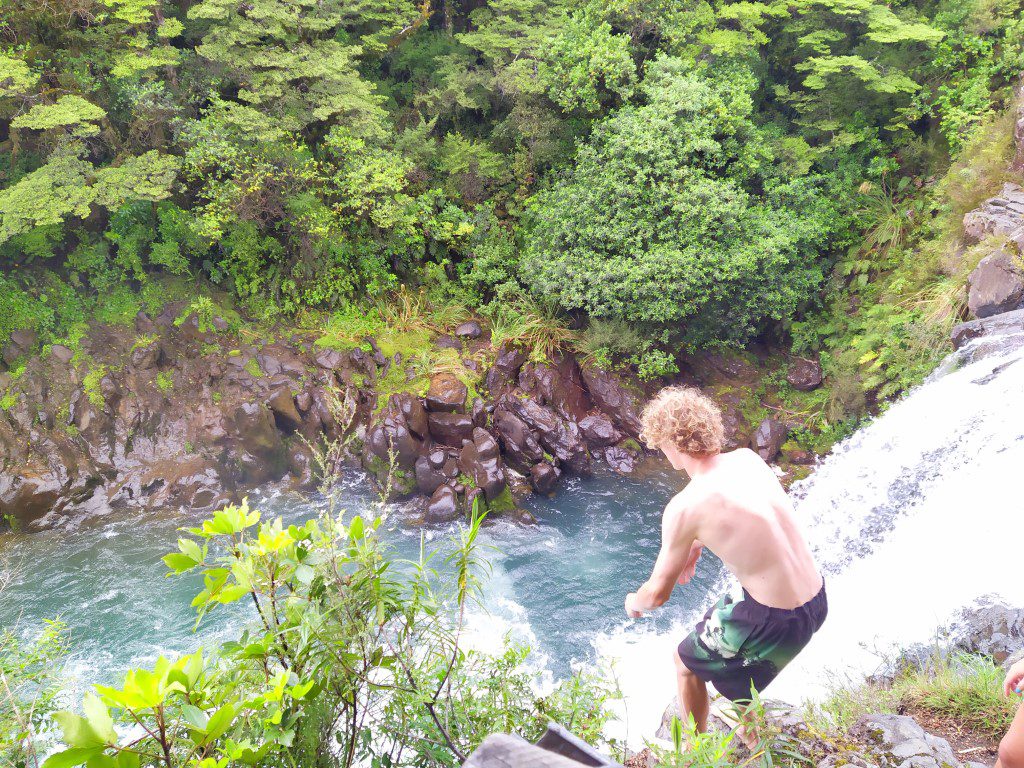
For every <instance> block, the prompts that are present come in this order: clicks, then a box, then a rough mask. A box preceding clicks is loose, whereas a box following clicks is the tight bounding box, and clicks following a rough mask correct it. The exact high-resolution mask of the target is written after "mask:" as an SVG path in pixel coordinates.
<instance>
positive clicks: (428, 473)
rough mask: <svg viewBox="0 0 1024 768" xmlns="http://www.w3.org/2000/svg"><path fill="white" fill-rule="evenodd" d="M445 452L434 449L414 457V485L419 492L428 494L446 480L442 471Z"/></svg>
mask: <svg viewBox="0 0 1024 768" xmlns="http://www.w3.org/2000/svg"><path fill="white" fill-rule="evenodd" d="M445 459H446V454H445V452H444V451H442V450H439V449H434V450H432V451H431V452H430V453H428V454H425V455H423V456H420V457H419V458H418V459H416V487H417V488H418V489H419V491H420V493H422V494H425V495H427V496H430V495H431V494H432V493H433V492H434V491H436V490H437V489H438V488H439V487H440V486H442V485H444V484H445V482H447V481H448V479H449V478H448V477H446V476H445V473H444V463H445Z"/></svg>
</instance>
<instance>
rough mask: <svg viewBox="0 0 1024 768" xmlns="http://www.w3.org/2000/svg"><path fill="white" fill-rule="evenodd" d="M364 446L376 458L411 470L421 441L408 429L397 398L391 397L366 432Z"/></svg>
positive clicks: (418, 453)
mask: <svg viewBox="0 0 1024 768" xmlns="http://www.w3.org/2000/svg"><path fill="white" fill-rule="evenodd" d="M366 448H367V450H368V451H369V452H370V453H371V454H373V456H375V457H376V458H377V459H379V460H380V461H384V462H390V461H391V457H392V456H394V458H395V463H396V464H397V465H398V466H399V467H400V468H402V469H405V470H411V469H412V468H413V467H414V465H415V464H416V459H417V458H418V457H419V455H420V452H421V450H422V448H423V441H422V440H420V439H419V438H417V437H416V436H415V435H414V434H413V433H412V431H411V430H410V429H409V424H408V422H407V421H406V419H405V415H404V414H403V413H402V409H401V407H400V404H399V400H398V399H396V397H392V398H391V400H390V401H389V402H388V404H387V406H385V408H384V410H382V411H381V413H380V415H379V416H378V417H377V420H376V421H375V422H374V423H373V424H372V425H371V426H370V429H369V430H368V431H367V433H366Z"/></svg>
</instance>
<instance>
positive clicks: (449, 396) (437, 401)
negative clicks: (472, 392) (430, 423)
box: [423, 373, 469, 413]
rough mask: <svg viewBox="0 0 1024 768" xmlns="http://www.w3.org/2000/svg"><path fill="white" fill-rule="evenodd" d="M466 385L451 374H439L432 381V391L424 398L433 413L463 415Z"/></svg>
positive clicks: (466, 391) (466, 392) (428, 391)
mask: <svg viewBox="0 0 1024 768" xmlns="http://www.w3.org/2000/svg"><path fill="white" fill-rule="evenodd" d="M468 392H469V390H468V389H467V387H466V385H465V384H463V383H462V382H461V381H459V379H458V378H457V377H455V376H453V375H452V374H450V373H439V374H437V375H436V376H434V377H433V378H431V379H430V389H428V390H427V395H426V397H424V398H423V400H424V402H425V403H426V406H427V410H428V411H431V412H433V413H461V412H462V411H463V410H465V407H466V396H467V394H468Z"/></svg>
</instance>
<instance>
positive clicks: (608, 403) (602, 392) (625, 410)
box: [582, 367, 641, 437]
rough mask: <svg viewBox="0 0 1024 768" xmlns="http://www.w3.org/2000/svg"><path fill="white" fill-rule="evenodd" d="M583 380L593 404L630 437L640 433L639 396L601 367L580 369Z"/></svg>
mask: <svg viewBox="0 0 1024 768" xmlns="http://www.w3.org/2000/svg"><path fill="white" fill-rule="evenodd" d="M582 376H583V382H584V384H585V385H586V387H587V392H588V393H589V394H590V399H591V400H592V401H593V403H594V405H595V406H596V407H597V408H598V409H599V410H601V411H603V412H604V413H606V414H608V415H609V416H610V417H611V418H612V421H614V422H615V425H616V426H617V427H618V428H619V429H621V430H622V431H623V432H625V433H627V434H628V435H630V436H631V437H638V436H639V435H640V411H641V403H640V398H639V397H638V396H637V395H636V394H635V393H634V392H632V391H631V390H630V389H628V388H627V387H626V386H625V385H624V384H623V383H622V381H621V380H620V379H619V378H618V377H617V376H616V375H615V374H613V373H609V372H608V371H605V370H603V369H601V368H591V367H586V368H584V369H583V370H582Z"/></svg>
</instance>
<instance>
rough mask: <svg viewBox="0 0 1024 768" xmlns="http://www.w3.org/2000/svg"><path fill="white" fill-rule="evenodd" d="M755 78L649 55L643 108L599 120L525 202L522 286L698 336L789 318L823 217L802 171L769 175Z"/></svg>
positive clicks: (810, 282) (810, 286) (818, 276)
mask: <svg viewBox="0 0 1024 768" xmlns="http://www.w3.org/2000/svg"><path fill="white" fill-rule="evenodd" d="M753 87H754V80H753V78H751V77H750V76H749V74H747V73H744V72H743V71H742V70H732V71H730V70H728V69H727V68H723V70H722V72H721V74H719V75H716V76H715V77H711V76H709V75H699V74H695V73H693V72H692V71H688V70H687V68H686V66H685V65H684V64H683V63H682V62H681V61H680V60H678V59H672V58H669V57H662V58H660V59H658V60H657V61H655V62H653V63H651V64H649V65H648V71H647V77H646V79H645V80H644V83H643V85H642V90H643V91H644V94H645V96H646V98H647V104H645V105H643V106H639V107H636V106H626V107H623V108H622V109H620V110H618V111H617V112H616V113H615V114H613V115H612V116H611V117H609V118H607V119H606V120H604V121H602V122H600V123H598V124H597V126H596V127H595V130H594V133H593V136H592V137H591V139H590V141H588V142H587V143H586V144H585V145H583V146H581V147H580V148H579V150H578V152H577V154H576V158H575V163H574V164H573V167H572V169H571V170H570V171H568V172H567V173H566V174H565V175H564V176H562V177H560V178H558V179H557V180H556V181H555V182H554V183H553V184H552V186H551V187H550V188H549V189H546V190H544V191H542V192H540V193H539V194H538V195H537V196H536V197H535V198H534V199H533V200H532V202H531V204H530V208H529V214H528V219H527V225H526V227H525V230H524V238H525V241H524V252H523V257H522V267H521V273H520V277H521V279H522V280H523V282H524V283H525V284H527V285H528V286H529V287H530V288H531V289H532V290H533V291H534V292H535V293H536V294H538V295H540V296H542V297H546V298H548V299H550V300H552V301H556V302H558V303H559V304H560V305H561V306H562V307H563V308H564V309H567V310H578V309H582V310H585V311H586V312H587V313H588V314H590V315H591V316H592V317H596V318H602V319H605V318H608V319H612V318H614V319H619V320H624V321H628V322H632V323H636V324H641V325H643V326H646V327H648V328H651V329H657V330H660V329H666V328H671V329H673V330H675V329H677V328H681V329H682V333H681V334H680V335H681V336H682V337H683V339H684V340H685V341H686V342H687V343H690V344H696V345H703V344H708V343H713V342H717V341H743V340H746V339H748V338H750V336H751V335H752V334H754V333H755V332H756V331H757V330H758V329H760V328H761V327H762V326H763V324H764V322H765V321H767V320H769V319H774V320H782V319H786V318H789V317H791V316H792V315H793V313H794V312H795V310H796V308H797V306H798V304H799V303H800V302H801V301H802V300H803V298H804V297H805V296H807V295H808V294H809V293H811V292H813V291H814V290H815V289H816V287H817V286H818V284H819V283H820V282H821V280H822V270H821V266H820V265H819V264H818V263H817V261H816V258H815V257H816V252H817V249H818V248H820V247H822V246H823V245H825V244H826V243H827V239H828V233H829V231H830V229H831V228H833V227H834V223H833V221H832V220H831V214H830V210H829V209H830V204H828V203H826V202H825V201H824V199H823V198H822V197H821V195H820V193H819V192H818V190H817V189H816V188H815V181H814V179H813V178H810V179H801V180H799V181H796V182H788V181H784V180H782V179H780V178H779V175H780V173H781V172H782V169H781V168H779V167H778V166H777V164H776V163H775V162H774V160H773V157H772V153H771V149H770V147H769V144H768V142H766V140H765V138H764V136H763V134H762V133H761V132H760V131H759V129H758V128H757V127H756V126H755V124H754V122H753V120H752V119H751V113H752V110H753V102H752V100H751V96H750V92H751V91H752V89H753ZM762 188H764V189H765V190H766V191H765V192H764V193H763V194H761V193H760V192H759V190H760V189H762Z"/></svg>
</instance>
